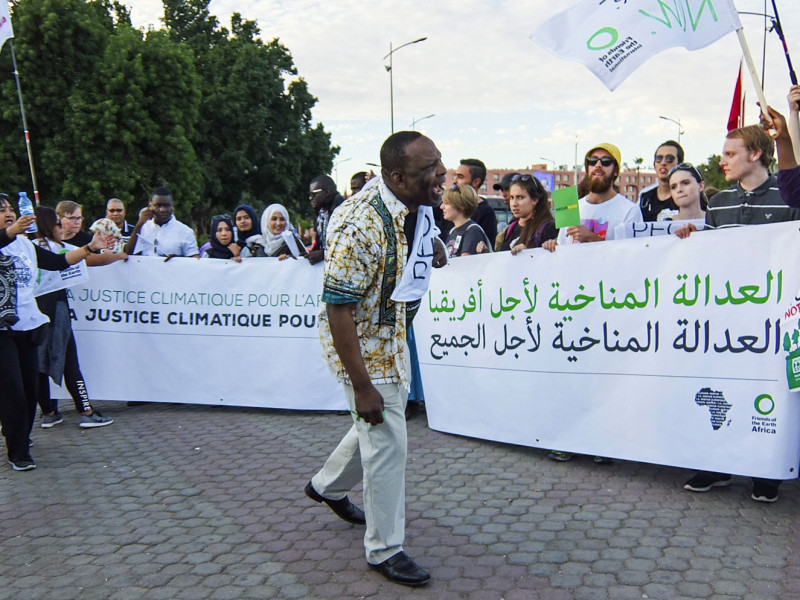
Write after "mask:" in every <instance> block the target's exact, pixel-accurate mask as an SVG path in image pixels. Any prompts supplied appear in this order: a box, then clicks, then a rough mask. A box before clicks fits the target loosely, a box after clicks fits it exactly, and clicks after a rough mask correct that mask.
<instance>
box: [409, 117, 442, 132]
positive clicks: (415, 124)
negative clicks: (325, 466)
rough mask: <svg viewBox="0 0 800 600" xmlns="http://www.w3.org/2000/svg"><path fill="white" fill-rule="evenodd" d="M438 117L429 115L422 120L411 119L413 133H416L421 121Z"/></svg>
mask: <svg viewBox="0 0 800 600" xmlns="http://www.w3.org/2000/svg"><path fill="white" fill-rule="evenodd" d="M435 116H436V115H428V116H427V117H422V118H421V119H411V131H416V126H417V123H419V122H420V121H424V120H425V119H430V118H431V117H435Z"/></svg>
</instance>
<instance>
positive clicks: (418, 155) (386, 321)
mask: <svg viewBox="0 0 800 600" xmlns="http://www.w3.org/2000/svg"><path fill="white" fill-rule="evenodd" d="M380 156H381V175H380V177H378V178H376V179H374V180H372V181H370V182H369V184H368V185H367V187H365V188H364V189H363V190H362V192H361V193H360V194H357V195H355V196H352V197H350V198H348V199H347V200H345V202H344V203H343V204H342V205H341V206H340V207H339V208H337V209H336V212H334V214H333V217H332V218H331V221H330V224H329V226H328V239H327V242H328V247H327V257H326V260H325V274H324V278H323V284H322V301H323V302H324V303H325V306H324V308H323V309H322V310H321V311H320V320H319V322H320V341H321V343H322V349H323V355H324V356H325V358H326V360H327V362H328V365H329V366H330V368H331V370H332V371H333V372H334V374H335V375H336V377H337V379H338V380H339V381H341V382H342V383H343V385H344V393H345V398H346V399H347V403H348V405H349V408H350V412H351V413H352V414H353V425H352V426H351V428H350V430H349V431H348V432H347V434H346V435H345V436H344V438H342V440H341V442H340V443H339V445H338V447H337V448H336V449H335V450H334V451H333V453H332V454H331V455H330V457H329V458H328V460H327V461H326V462H325V465H324V466H323V467H322V469H321V470H320V471H319V472H318V473H317V474H316V475H314V477H313V478H312V479H311V481H309V482H308V484H307V485H306V487H305V493H306V495H307V496H308V497H309V498H311V499H312V500H314V501H315V502H324V503H325V504H327V505H328V506H329V507H330V508H331V510H333V512H334V513H336V515H337V516H339V517H340V518H341V519H343V520H345V521H347V522H349V523H353V524H357V525H360V524H365V523H366V526H367V529H366V532H365V534H364V546H365V548H366V558H367V563H368V564H369V566H370V568H372V569H375V570H377V571H378V572H380V573H381V574H382V575H383V576H384V577H386V578H387V579H389V580H390V581H393V582H395V583H399V584H402V585H408V586H420V585H424V584H425V583H427V582H428V580H429V579H430V575H429V574H428V573H426V572H425V571H423V570H422V569H420V568H419V567H418V566H417V565H416V563H414V561H413V560H411V559H410V558H409V557H408V556H407V555H406V553H405V552H404V551H403V540H404V538H405V470H406V455H407V440H406V419H405V415H404V410H405V406H406V396H407V390H408V379H409V375H408V374H409V360H408V356H409V350H408V347H407V345H406V343H405V340H406V326H407V323H410V321H411V319H412V318H413V313H414V312H415V311H416V308H418V307H419V303H420V301H419V298H421V297H422V296H423V295H424V294H425V293H426V292H425V290H426V289H427V277H428V276H429V274H430V264H429V265H428V268H427V269H426V270H425V275H423V276H422V280H423V282H422V283H421V285H418V284H417V283H416V280H418V279H419V277H418V275H419V273H418V272H417V269H416V265H417V263H418V262H419V260H418V257H420V256H422V255H421V254H420V248H419V243H420V241H422V242H423V245H424V246H425V247H428V244H432V243H433V242H434V240H433V235H434V230H433V228H430V227H427V228H426V227H425V224H426V221H427V219H430V218H432V211H430V212H429V210H428V209H427V208H423V207H432V206H434V205H436V204H438V203H439V202H440V201H441V196H442V188H443V187H444V182H445V176H446V175H447V170H446V169H445V168H444V165H443V164H442V157H441V154H440V153H439V150H438V149H437V148H436V146H435V145H434V143H433V142H432V141H431V140H430V139H428V138H426V137H425V136H423V135H422V134H420V133H418V132H416V131H401V132H398V133H395V134H392V135H391V136H390V137H389V138H388V139H387V140H386V141H385V142H384V144H383V147H382V148H381V153H380ZM418 214H421V216H420V217H419V219H420V223H419V225H420V226H419V227H418V225H417V220H418V219H417V215H418ZM411 248H414V251H413V252H414V256H415V260H416V261H417V262H416V263H415V268H413V269H412V265H411V264H410V261H411V259H410V258H409V254H410V252H411V251H410V249H411ZM434 265H436V261H435V260H434ZM436 266H438V265H436ZM404 274H405V276H404ZM412 287H413V293H411V290H410V288H412ZM390 298H391V299H390ZM414 298H416V300H414ZM362 480H363V485H364V509H365V510H364V511H362V510H361V509H359V508H357V507H356V506H355V505H353V503H352V502H350V500H349V499H348V497H347V492H348V491H349V490H350V489H351V488H352V487H353V486H355V485H356V484H357V483H358V482H359V481H362Z"/></svg>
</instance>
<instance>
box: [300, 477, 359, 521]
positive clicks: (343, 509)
mask: <svg viewBox="0 0 800 600" xmlns="http://www.w3.org/2000/svg"><path fill="white" fill-rule="evenodd" d="M305 492H306V496H308V497H309V498H311V499H312V500H313V501H314V502H324V503H325V504H327V505H328V506H330V507H331V510H332V511H333V512H335V513H336V515H337V516H338V517H339V518H340V519H342V520H344V521H347V522H348V523H353V524H355V525H364V524H366V522H367V519H366V517H365V516H364V511H363V510H361V509H360V508H358V507H357V506H356V505H355V504H353V503H352V502H350V498H348V497H347V496H345V497H344V498H342V499H341V500H328V499H327V498H323V497H322V496H320V495H319V494H318V493H317V490H315V489H314V486H312V485H311V482H310V481H309V482H308V483H307V484H306V488H305Z"/></svg>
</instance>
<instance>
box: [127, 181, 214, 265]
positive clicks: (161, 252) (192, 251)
mask: <svg viewBox="0 0 800 600" xmlns="http://www.w3.org/2000/svg"><path fill="white" fill-rule="evenodd" d="M172 211H173V206H172V192H170V191H169V190H168V189H167V188H165V187H157V188H156V189H154V190H153V195H152V197H151V198H150V205H149V206H148V207H147V208H145V209H144V210H143V211H142V212H141V213H140V214H139V221H138V222H137V223H136V227H134V228H133V233H132V234H131V238H130V239H129V240H128V243H127V244H126V245H125V252H127V253H128V254H139V255H142V256H165V257H167V258H172V257H173V256H191V257H193V258H198V257H199V256H200V252H199V251H198V249H197V240H196V239H195V237H194V232H193V231H192V230H191V229H190V228H189V227H188V226H186V225H184V224H183V223H181V222H180V221H178V219H176V218H175V217H174V216H173V214H172Z"/></svg>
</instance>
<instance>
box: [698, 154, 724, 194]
mask: <svg viewBox="0 0 800 600" xmlns="http://www.w3.org/2000/svg"><path fill="white" fill-rule="evenodd" d="M720 160H722V157H721V156H720V155H719V154H712V155H711V156H709V157H708V163H705V164H700V165H697V170H698V171H700V173H702V175H703V178H704V179H705V180H706V187H709V186H710V187H713V188H717V189H718V190H724V189H726V188H729V187H730V183H728V182H727V181H726V180H725V173H723V172H722V168H721V167H720V166H719V161H720Z"/></svg>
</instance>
